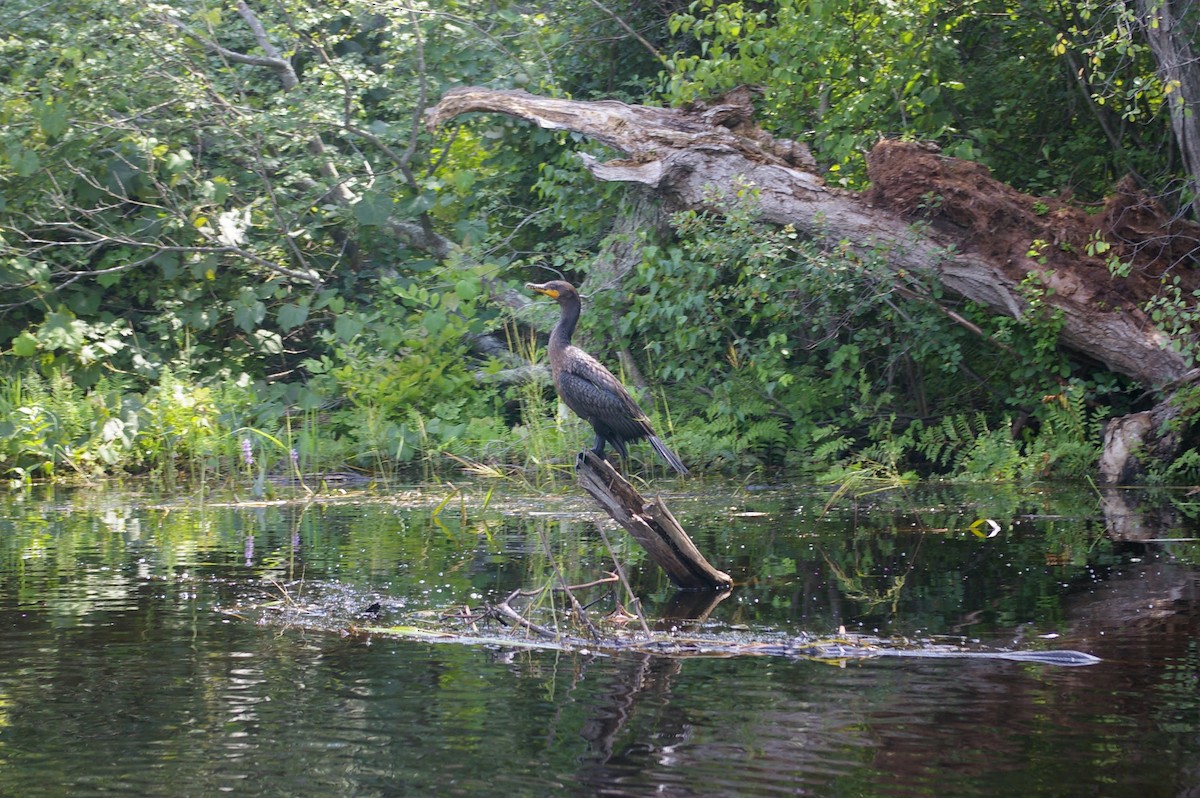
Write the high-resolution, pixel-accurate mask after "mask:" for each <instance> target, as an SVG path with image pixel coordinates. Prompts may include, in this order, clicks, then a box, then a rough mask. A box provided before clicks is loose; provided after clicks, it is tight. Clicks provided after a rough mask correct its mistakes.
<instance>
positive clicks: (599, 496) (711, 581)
mask: <svg viewBox="0 0 1200 798" xmlns="http://www.w3.org/2000/svg"><path fill="white" fill-rule="evenodd" d="M575 467H576V471H577V473H578V477H579V485H580V487H582V488H583V489H584V490H585V491H586V492H587V493H588V494H589V495H590V496H591V497H592V498H593V499H595V500H596V503H597V504H599V505H600V506H601V507H602V508H603V509H604V511H605V512H607V513H608V514H609V516H610V517H611V518H612V519H613V520H614V521H616V522H617V523H618V524H620V525H621V526H622V527H623V528H624V529H625V531H626V532H628V533H629V534H630V536H631V537H633V539H634V540H636V541H637V542H638V543H640V544H641V546H642V548H643V549H645V550H646V553H647V554H649V555H650V559H652V560H654V562H655V563H656V564H657V565H658V566H659V567H660V568H662V569H663V570H664V571H666V572H667V576H669V577H670V578H671V581H672V582H673V583H674V584H675V585H676V586H677V587H679V588H682V589H684V590H728V589H729V588H731V587H733V580H732V579H730V578H729V575H728V574H726V573H724V572H722V571H718V570H717V569H716V568H714V567H713V566H712V565H711V564H709V562H708V560H706V559H704V555H703V554H701V553H700V550H699V549H697V548H696V544H695V543H693V542H692V539H691V538H690V537H688V534H687V532H685V531H684V530H683V527H682V526H680V525H679V522H678V521H676V520H675V516H673V515H671V511H670V510H668V509H667V506H666V505H665V504H663V502H662V500H661V499H651V500H646V499H645V498H643V497H642V495H641V494H640V493H638V492H637V490H636V489H635V488H634V487H633V486H632V485H630V484H629V482H628V480H626V479H625V478H624V477H622V476H621V475H620V474H618V473H617V470H616V469H615V468H613V467H612V464H610V463H609V462H608V461H607V460H603V459H601V458H600V457H599V456H597V455H596V454H595V453H594V452H591V451H584V452H582V453H580V455H579V459H578V461H577V462H576V466H575Z"/></svg>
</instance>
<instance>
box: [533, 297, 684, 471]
mask: <svg viewBox="0 0 1200 798" xmlns="http://www.w3.org/2000/svg"><path fill="white" fill-rule="evenodd" d="M525 287H526V288H528V289H529V290H531V291H535V292H537V293H539V294H545V295H546V296H548V297H550V298H551V299H556V300H558V308H559V312H560V315H559V318H558V324H556V325H554V330H553V331H552V332H551V333H550V347H549V349H548V352H549V355H550V371H551V373H552V374H553V375H554V389H555V390H556V391H557V392H558V396H559V398H560V399H562V400H563V402H564V403H565V404H566V406H567V407H569V408H571V409H572V410H574V411H575V414H576V415H578V416H579V417H580V418H582V419H583V420H584V421H586V422H588V423H589V424H591V425H592V429H593V430H595V431H596V443H595V445H594V446H593V447H592V451H593V452H595V453H596V455H597V456H599V457H601V458H603V457H604V444H605V443H611V444H612V445H613V448H614V449H616V450H617V451H618V452H620V453H621V457H622V458H627V457H628V456H629V451H628V449H627V448H626V446H625V444H626V443H627V442H629V441H637V440H641V439H642V438H645V439H646V440H647V441H649V442H650V445H651V446H653V447H654V451H656V452H658V454H659V456H660V457H662V459H663V460H666V461H667V465H669V466H671V468H673V469H675V470H676V471H678V472H679V473H680V474H686V473H687V472H688V470H687V468H685V467H684V465H683V463H682V462H681V461H680V459H679V458H678V457H677V456H676V455H675V453H674V452H673V451H671V450H670V449H669V448H667V445H666V444H665V443H663V442H662V441H661V440H659V438H658V436H657V435H655V434H654V430H653V429H652V428H651V427H650V420H649V419H647V418H646V414H645V413H643V412H642V409H641V408H640V407H638V404H637V402H635V401H634V400H633V397H632V396H630V395H629V391H627V390H625V386H624V385H622V384H621V382H620V380H618V379H617V378H616V377H614V376H613V374H612V372H611V371H609V370H608V369H606V368H605V367H604V366H603V365H602V364H601V363H600V361H598V360H596V358H594V357H592V356H591V355H589V354H588V353H587V352H584V351H583V350H582V349H580V348H579V347H577V346H574V345H573V344H572V343H571V336H572V335H574V334H575V325H576V324H577V323H578V322H579V311H580V303H579V292H578V291H576V290H575V286H573V285H571V284H570V283H568V282H566V281H565V280H552V281H551V282H548V283H526V284H525Z"/></svg>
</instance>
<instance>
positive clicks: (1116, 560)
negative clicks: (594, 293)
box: [0, 486, 1200, 798]
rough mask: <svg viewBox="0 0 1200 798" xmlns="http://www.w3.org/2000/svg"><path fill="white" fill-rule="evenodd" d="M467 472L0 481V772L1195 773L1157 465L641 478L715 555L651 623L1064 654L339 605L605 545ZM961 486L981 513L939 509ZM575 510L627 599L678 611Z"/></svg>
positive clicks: (509, 573)
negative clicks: (11, 489)
mask: <svg viewBox="0 0 1200 798" xmlns="http://www.w3.org/2000/svg"><path fill="white" fill-rule="evenodd" d="M486 491H487V487H486V486H484V487H482V488H476V489H473V490H472V491H470V492H469V494H468V495H461V496H460V495H458V494H456V493H455V492H454V491H453V490H452V489H450V488H444V489H440V490H439V489H434V490H432V491H429V492H428V493H419V492H402V491H396V492H394V493H393V494H392V495H391V496H388V497H382V500H376V501H373V502H371V503H355V502H351V501H343V502H335V503H312V504H308V505H302V504H286V505H272V506H258V507H254V506H245V505H242V506H216V505H213V504H211V503H210V504H208V505H207V506H200V505H192V504H188V503H186V502H180V501H174V502H162V501H160V500H156V499H152V498H147V497H140V498H139V497H137V496H129V495H116V494H96V493H82V492H77V493H57V494H46V495H36V494H29V493H16V494H11V495H9V496H7V497H4V498H2V499H0V796H43V795H46V796H56V795H62V796H89V795H145V796H155V795H164V796H191V795H196V796H207V795H220V794H226V793H228V794H234V795H250V796H260V795H263V796H265V795H280V796H400V795H436V796H442V795H447V796H453V795H486V796H492V795H505V796H508V795H512V796H525V795H532V796H541V795H547V796H576V795H578V796H584V795H666V796H726V795H728V796H733V795H738V796H762V795H817V796H874V795H880V796H899V795H905V796H908V795H913V796H921V795H937V796H973V795H979V796H1138V798H1152V796H1186V795H1200V646H1198V643H1197V639H1198V638H1197V632H1198V631H1200V628H1198V627H1200V623H1198V618H1200V614H1198V611H1200V589H1198V587H1197V583H1198V574H1200V569H1198V567H1197V562H1198V561H1200V547H1198V546H1197V544H1196V543H1195V542H1190V541H1179V540H1178V539H1180V538H1188V537H1191V536H1192V535H1193V531H1194V528H1195V525H1194V524H1193V522H1192V521H1191V520H1189V519H1190V514H1191V512H1192V510H1193V509H1194V508H1193V507H1192V506H1190V505H1189V504H1188V503H1187V497H1184V496H1176V497H1174V499H1173V500H1172V497H1165V498H1163V497H1159V498H1155V499H1150V498H1147V497H1141V496H1138V495H1135V494H1126V493H1122V494H1111V495H1109V496H1106V497H1101V496H1099V495H1097V494H1096V492H1095V491H1093V490H1091V489H1090V488H1079V489H1062V490H1058V491H1054V492H1024V493H1008V492H1005V491H1003V490H1000V489H997V488H986V489H978V490H976V491H975V492H968V491H962V490H954V491H951V490H947V491H944V492H924V493H920V494H913V493H907V494H881V495H876V496H871V497H864V498H863V499H862V500H860V501H859V502H857V503H848V502H847V501H845V500H843V501H841V502H839V504H838V506H837V507H836V508H833V509H831V510H829V511H828V512H823V505H824V502H825V500H826V499H827V498H828V492H827V491H826V492H824V493H822V492H819V491H811V490H806V489H793V488H788V487H777V488H772V489H750V490H746V489H741V488H738V487H737V486H729V487H725V486H716V487H710V488H709V489H707V490H706V491H705V492H704V493H703V494H700V493H698V492H694V493H691V494H683V495H678V496H674V497H672V498H671V502H670V503H671V506H672V509H673V510H674V511H675V514H676V515H677V516H678V517H679V518H680V520H681V521H682V522H683V524H684V526H685V527H686V528H687V529H688V530H689V531H690V532H691V533H692V535H693V537H694V538H695V539H696V542H697V544H698V545H699V547H700V549H701V550H702V551H703V552H705V553H706V554H707V555H708V556H709V559H710V560H712V561H713V563H714V564H715V565H717V567H719V568H722V569H723V570H726V571H728V572H730V573H731V574H733V575H734V576H735V578H736V579H737V580H738V582H739V586H738V587H737V588H736V589H735V591H734V592H733V594H732V595H730V596H729V597H728V598H726V599H725V600H724V601H721V602H720V603H718V604H717V605H716V606H715V607H712V608H709V609H708V612H709V614H708V616H707V618H706V620H704V621H703V622H691V623H689V622H687V621H685V620H678V619H677V620H675V621H671V622H669V623H668V624H664V625H665V626H670V625H674V626H676V627H678V628H679V629H680V634H705V635H709V636H712V637H713V638H716V639H725V640H730V641H739V640H757V639H780V638H782V637H786V636H788V635H797V634H801V633H805V632H808V633H816V634H831V633H833V632H834V631H835V630H837V628H838V627H839V626H843V625H844V626H845V627H846V629H847V631H849V632H864V633H871V634H876V635H882V636H891V635H909V636H918V637H919V636H930V635H936V636H946V637H947V638H950V639H954V640H963V641H966V642H967V643H968V644H969V645H972V646H979V647H985V646H987V647H1017V648H1022V649H1046V648H1062V649H1077V650H1081V651H1086V652H1089V653H1091V654H1094V655H1096V656H1099V657H1101V658H1102V660H1103V661H1102V662H1101V663H1100V664H1097V665H1093V666H1089V667H1078V668H1064V667H1053V666H1046V665H1032V664H1025V663H1014V662H1000V661H991V660H982V661H981V660H919V659H891V658H887V659H869V660H865V661H852V662H849V663H846V664H845V665H844V666H841V667H839V666H836V665H831V664H828V663H824V662H812V661H805V660H800V659H794V658H787V657H780V656H775V657H762V656H741V657H730V658H665V657H654V656H648V655H643V654H633V653H629V654H619V655H615V656H599V655H595V654H583V653H571V654H566V653H561V652H553V651H531V650H520V649H512V648H504V647H498V646H492V647H484V646H468V645H458V644H428V643H420V642H413V641H410V640H404V639H395V638H387V637H379V636H368V635H362V634H351V635H345V634H343V633H342V632H344V631H345V630H348V629H350V628H352V627H358V626H362V625H375V626H379V625H384V626H386V625H399V624H407V623H423V624H430V623H434V622H435V619H436V616H437V614H439V613H447V612H451V611H453V610H454V609H455V608H458V607H461V606H462V605H470V606H472V607H477V606H479V605H481V604H482V603H484V602H487V601H494V600H496V599H498V598H499V597H503V596H505V595H507V594H508V593H509V592H510V591H512V590H514V589H517V588H521V587H536V586H539V585H541V584H545V583H546V582H547V580H549V579H550V578H551V574H552V566H551V562H550V560H551V558H550V556H549V554H553V555H554V560H555V561H556V562H557V563H558V565H559V567H560V568H561V569H563V572H564V575H566V576H567V577H568V578H569V579H571V580H572V581H587V580H588V579H591V578H594V577H595V576H597V575H598V574H599V573H600V572H602V571H604V570H606V569H607V568H609V567H610V562H609V559H608V555H607V553H606V550H605V548H604V545H603V542H602V541H601V539H600V536H599V534H598V533H597V530H596V526H595V524H594V522H593V521H594V517H595V516H594V515H593V514H592V513H591V512H589V511H588V508H587V506H586V505H584V504H582V503H576V502H575V501H573V500H570V499H568V498H564V497H561V496H560V497H537V498H530V497H526V498H523V499H522V498H514V497H511V496H510V497H508V498H506V499H504V500H501V499H500V498H499V497H498V496H491V497H487V496H486V495H485V492H486ZM446 498H449V501H447V502H445V503H443V499H446ZM1139 502H1141V504H1140V505H1139V504H1138V503H1139ZM1172 504H1173V505H1174V506H1172ZM485 505H486V506H485ZM984 518H992V519H995V520H996V521H997V522H998V523H999V524H1000V526H1001V531H1000V532H999V533H998V534H997V535H996V536H995V537H992V538H987V537H981V536H980V535H978V534H975V533H974V532H973V531H972V530H971V528H970V526H971V524H972V523H973V522H975V521H977V520H979V519H984ZM976 529H977V530H979V531H980V533H981V534H985V535H986V533H987V532H988V531H989V529H990V526H988V525H987V524H977V525H976ZM609 537H610V539H612V540H614V542H615V545H616V546H617V547H618V549H619V553H620V556H621V557H622V559H623V561H624V562H626V563H628V564H629V565H630V573H631V579H632V581H633V584H634V587H635V589H636V590H637V592H638V594H639V595H640V596H641V597H642V598H643V600H644V604H645V610H646V613H647V615H648V616H649V617H650V619H651V620H654V619H656V618H660V617H662V616H663V615H668V614H676V615H677V614H678V613H680V612H681V610H680V602H679V601H678V598H679V597H676V596H675V595H674V591H673V590H672V589H671V587H670V585H669V584H667V583H666V582H665V581H664V580H663V578H662V577H661V575H660V574H659V573H658V572H657V571H656V570H655V569H654V568H653V567H652V566H648V565H646V564H645V563H644V562H643V561H642V558H641V554H640V551H639V550H637V549H636V548H635V547H633V546H632V545H631V544H629V543H628V542H625V541H624V540H623V535H621V534H620V533H617V532H613V531H611V530H610V534H609ZM1162 539H1171V541H1169V542H1159V541H1161V540H1162ZM547 547H549V553H548V552H547ZM373 603H378V604H379V605H380V612H379V615H378V617H374V616H370V617H369V616H364V615H362V612H363V610H364V609H366V608H367V606H368V605H370V604H373ZM604 611H606V608H605V607H604V606H603V602H602V603H601V604H600V605H598V606H597V607H596V608H595V609H594V610H593V612H595V613H603V612H604ZM694 611H695V610H693V612H694ZM441 625H443V626H451V627H452V626H453V624H452V623H451V622H449V621H445V622H442V624H441ZM464 631H465V630H464ZM480 631H481V633H484V634H499V633H501V632H502V631H503V630H501V629H499V628H492V627H483V628H481V630H480ZM939 639H940V638H939Z"/></svg>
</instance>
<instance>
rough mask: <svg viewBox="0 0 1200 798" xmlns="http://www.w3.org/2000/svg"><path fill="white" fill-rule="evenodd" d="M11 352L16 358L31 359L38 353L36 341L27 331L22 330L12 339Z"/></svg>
mask: <svg viewBox="0 0 1200 798" xmlns="http://www.w3.org/2000/svg"><path fill="white" fill-rule="evenodd" d="M12 351H13V354H14V355H16V356H17V357H33V356H34V355H36V354H37V351H38V339H37V338H35V337H34V336H33V334H32V333H30V332H29V330H24V331H22V332H21V334H20V335H18V336H17V337H16V338H14V339H13V342H12Z"/></svg>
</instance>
